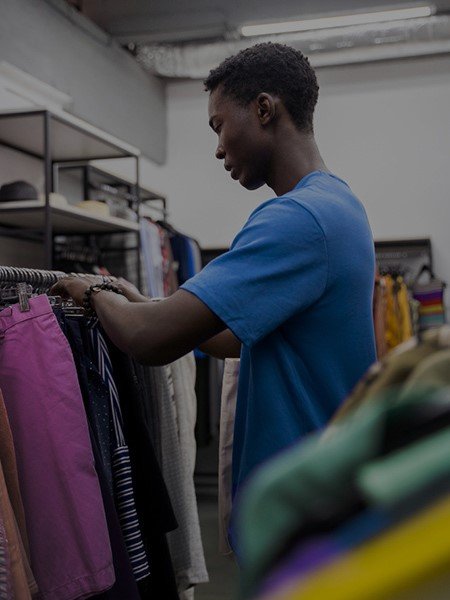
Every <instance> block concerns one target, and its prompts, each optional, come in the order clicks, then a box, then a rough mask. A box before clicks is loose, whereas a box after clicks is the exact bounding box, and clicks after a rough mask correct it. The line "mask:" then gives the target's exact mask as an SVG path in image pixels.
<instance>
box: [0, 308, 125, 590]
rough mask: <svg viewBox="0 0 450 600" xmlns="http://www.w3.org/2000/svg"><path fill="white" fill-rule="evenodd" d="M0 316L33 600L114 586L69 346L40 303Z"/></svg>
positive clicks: (1, 374)
mask: <svg viewBox="0 0 450 600" xmlns="http://www.w3.org/2000/svg"><path fill="white" fill-rule="evenodd" d="M30 306H31V310H30V311H29V312H20V311H19V308H18V306H17V305H15V306H13V307H8V308H6V309H4V310H2V311H1V312H0V381H1V386H2V390H3V395H4V400H5V405H6V409H7V411H8V416H9V419H10V423H11V429H12V432H13V437H14V445H15V449H16V457H17V468H18V473H19V481H20V488H21V492H22V499H23V503H24V507H25V516H26V522H27V530H28V534H29V539H30V551H31V566H32V569H33V573H34V575H35V577H36V581H37V584H38V586H39V590H40V595H39V598H42V599H45V600H73V599H80V598H87V597H89V596H92V595H94V594H96V593H99V592H102V591H104V590H106V589H108V588H109V587H111V586H112V585H113V583H114V569H113V566H112V556H111V547H110V542H109V536H108V529H107V523H106V518H105V512H104V507H103V502H102V496H101V493H100V487H99V483H98V478H97V474H96V472H95V468H94V459H93V455H92V448H91V445H90V440H89V433H88V425H87V420H86V414H85V411H84V407H83V401H82V398H81V392H80V388H79V384H78V380H77V375H76V371H75V365H74V362H73V357H72V353H71V351H70V347H69V344H68V342H67V340H66V338H65V337H64V334H63V333H62V331H61V329H60V327H59V325H58V323H57V321H56V318H55V316H54V314H53V312H52V309H51V307H50V304H49V301H48V298H47V297H46V296H38V297H36V298H32V299H31V300H30Z"/></svg>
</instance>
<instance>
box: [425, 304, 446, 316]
mask: <svg viewBox="0 0 450 600" xmlns="http://www.w3.org/2000/svg"><path fill="white" fill-rule="evenodd" d="M441 313H442V304H434V305H432V306H421V307H420V314H421V315H440V314H441Z"/></svg>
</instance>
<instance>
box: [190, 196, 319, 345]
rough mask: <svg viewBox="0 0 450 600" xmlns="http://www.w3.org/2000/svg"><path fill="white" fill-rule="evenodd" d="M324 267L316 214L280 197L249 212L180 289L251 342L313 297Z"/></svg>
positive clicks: (304, 306)
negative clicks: (225, 247) (222, 248)
mask: <svg viewBox="0 0 450 600" xmlns="http://www.w3.org/2000/svg"><path fill="white" fill-rule="evenodd" d="M327 273H328V258H327V249H326V242H325V236H324V234H323V231H322V229H321V227H320V225H319V224H318V222H317V220H316V218H315V217H314V216H313V215H312V214H311V213H310V212H309V211H308V210H307V209H306V208H304V207H303V206H302V205H301V204H299V203H298V202H296V201H295V200H291V199H289V198H283V200H281V201H273V202H272V203H270V204H269V205H266V206H264V207H263V208H261V209H260V210H257V211H256V212H255V213H253V215H251V216H250V218H249V220H248V221H247V223H246V225H245V226H244V227H243V229H242V230H241V231H240V232H239V234H238V235H237V236H236V238H235V240H234V241H233V244H232V246H231V248H230V250H229V251H228V252H226V253H225V254H223V255H221V256H219V257H218V258H216V259H215V260H213V261H212V262H211V263H209V264H208V265H207V266H206V267H205V268H204V269H203V270H202V271H201V272H200V273H198V274H197V275H196V276H195V277H193V278H192V279H190V280H188V281H187V282H186V283H185V284H184V285H183V286H182V289H184V290H187V291H188V292H191V293H192V294H194V295H195V296H197V297H198V298H199V299H200V300H201V301H202V302H204V303H205V304H206V305H207V306H208V307H209V308H210V309H211V310H212V311H213V312H214V313H215V314H216V315H217V316H218V317H219V318H220V319H221V320H222V321H223V322H224V323H225V324H226V325H227V327H229V329H231V331H233V333H234V334H235V335H236V336H237V337H238V338H239V339H240V340H241V342H242V343H243V344H245V345H247V346H251V345H253V344H255V343H256V342H258V341H259V340H261V339H262V338H264V337H265V336H267V335H268V334H269V333H271V332H272V331H273V330H274V329H276V328H277V327H278V326H280V325H281V324H282V323H283V322H284V321H286V320H287V319H289V318H290V317H292V316H293V315H294V314H296V313H298V312H299V311H302V310H306V309H307V308H308V307H309V306H311V305H312V304H313V303H314V302H316V301H317V300H318V299H319V298H320V296H321V295H322V293H323V291H324V290H325V287H326V283H327Z"/></svg>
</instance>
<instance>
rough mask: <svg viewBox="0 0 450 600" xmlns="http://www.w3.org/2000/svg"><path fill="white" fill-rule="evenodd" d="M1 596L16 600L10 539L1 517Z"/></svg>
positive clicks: (3, 599) (4, 599)
mask: <svg viewBox="0 0 450 600" xmlns="http://www.w3.org/2000/svg"><path fill="white" fill-rule="evenodd" d="M0 598H2V600H14V596H13V589H12V580H11V563H10V559H9V550H8V540H7V538H6V531H5V527H4V525H3V521H2V519H1V518H0Z"/></svg>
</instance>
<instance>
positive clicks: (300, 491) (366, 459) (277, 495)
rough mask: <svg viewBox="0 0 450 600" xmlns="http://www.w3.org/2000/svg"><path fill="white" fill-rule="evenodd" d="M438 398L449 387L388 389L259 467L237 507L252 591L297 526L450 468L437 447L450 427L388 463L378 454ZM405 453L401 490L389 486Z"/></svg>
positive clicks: (406, 489) (396, 494)
mask: <svg viewBox="0 0 450 600" xmlns="http://www.w3.org/2000/svg"><path fill="white" fill-rule="evenodd" d="M432 401H433V402H439V403H443V404H444V405H445V406H446V407H448V409H449V410H450V393H448V392H446V393H441V392H440V391H439V392H437V393H436V394H435V396H433V397H430V396H427V395H425V396H424V395H423V394H421V393H417V394H410V396H409V397H408V398H407V399H403V400H402V401H401V402H397V394H396V392H390V391H389V392H385V393H384V394H382V395H380V397H379V398H378V399H377V402H376V403H375V404H373V405H369V406H366V407H363V408H362V409H361V410H360V411H359V412H358V414H357V415H355V416H353V417H350V418H348V419H347V420H346V421H343V422H342V424H341V425H339V426H336V428H335V430H334V432H333V435H332V436H330V437H328V438H325V439H324V438H323V437H319V436H318V435H317V434H315V435H312V436H310V437H309V439H308V440H306V441H304V442H303V443H302V444H299V445H297V446H296V447H295V448H293V449H291V450H289V451H287V452H286V453H285V454H284V455H283V456H281V457H279V458H277V459H274V460H272V461H271V462H270V464H268V465H266V467H265V468H264V469H261V471H260V472H259V473H257V474H256V476H255V477H254V478H253V480H252V482H251V484H250V485H249V486H248V487H247V489H246V491H245V493H244V494H243V495H242V498H241V501H240V503H239V505H238V510H237V524H238V528H237V529H238V533H239V547H240V549H241V553H242V556H241V559H242V588H243V593H244V597H248V596H249V594H250V593H251V591H252V590H255V589H256V588H257V586H258V584H259V583H260V582H261V580H262V578H263V576H264V574H265V573H267V571H268V570H269V569H270V567H271V565H272V564H273V562H274V561H275V559H276V557H277V556H279V554H280V553H281V552H282V551H283V549H284V547H285V545H286V543H287V542H288V541H289V540H290V539H291V537H292V535H293V533H295V532H296V531H299V530H301V528H302V527H304V526H305V525H307V524H308V523H311V521H312V520H314V519H316V518H317V515H319V516H320V515H327V514H332V513H335V512H336V511H337V510H339V509H342V510H344V509H345V507H346V506H350V507H351V506H352V505H353V504H354V503H355V497H356V499H357V500H359V499H361V498H363V499H364V500H365V503H366V505H367V506H377V505H383V503H384V504H386V503H387V502H388V500H390V501H391V502H394V501H395V502H399V501H401V500H402V499H405V501H406V500H407V498H408V496H409V495H411V494H413V493H416V492H417V491H419V490H420V489H423V487H424V486H426V485H428V484H429V483H430V481H432V480H433V478H436V477H441V476H442V474H443V473H445V472H447V473H448V474H449V475H450V461H447V465H445V464H444V463H445V461H443V460H442V456H441V454H440V453H439V452H438V451H437V448H438V445H439V442H441V441H442V440H441V436H444V437H445V440H446V442H447V443H448V435H449V433H448V432H449V431H450V427H449V429H448V430H443V431H442V432H440V431H439V432H437V433H435V434H432V435H430V437H429V438H428V439H426V438H425V439H424V440H418V441H417V442H414V443H413V444H412V445H411V446H410V447H408V446H406V447H405V449H403V450H397V451H395V452H393V453H392V454H391V455H388V457H386V458H385V459H384V460H385V462H384V464H383V462H382V461H381V460H377V459H379V457H380V454H381V453H382V452H383V451H384V444H385V440H386V436H387V432H388V429H390V435H391V434H392V431H394V433H395V432H396V428H398V431H402V430H404V429H405V427H408V424H409V423H410V418H411V413H412V411H413V410H414V407H420V405H422V404H423V403H424V402H428V403H430V402H432ZM392 428H394V429H392ZM435 436H436V437H435ZM434 437H435V441H433V439H434ZM422 444H424V446H422V448H425V447H427V448H428V450H427V453H426V457H425V458H424V459H423V462H424V463H425V462H426V468H423V469H418V472H417V473H416V466H417V460H416V456H417V450H416V448H415V446H416V445H417V448H420V445H422ZM408 450H409V451H410V452H411V454H410V458H409V459H408V455H407V452H408ZM399 457H401V459H402V460H401V468H402V470H403V473H402V477H403V479H402V481H401V482H399V484H398V485H397V486H396V488H395V490H394V489H392V490H391V491H389V488H393V486H392V476H393V473H394V476H395V468H396V464H395V459H397V461H398V458H399ZM374 461H375V462H374ZM391 461H392V462H391ZM397 464H398V463H397ZM372 465H373V466H372ZM371 469H372V470H371ZM375 481H376V483H375V484H374V482H375ZM371 484H372V485H371ZM383 484H384V487H383ZM375 488H377V490H376V493H375ZM389 494H390V496H389Z"/></svg>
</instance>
